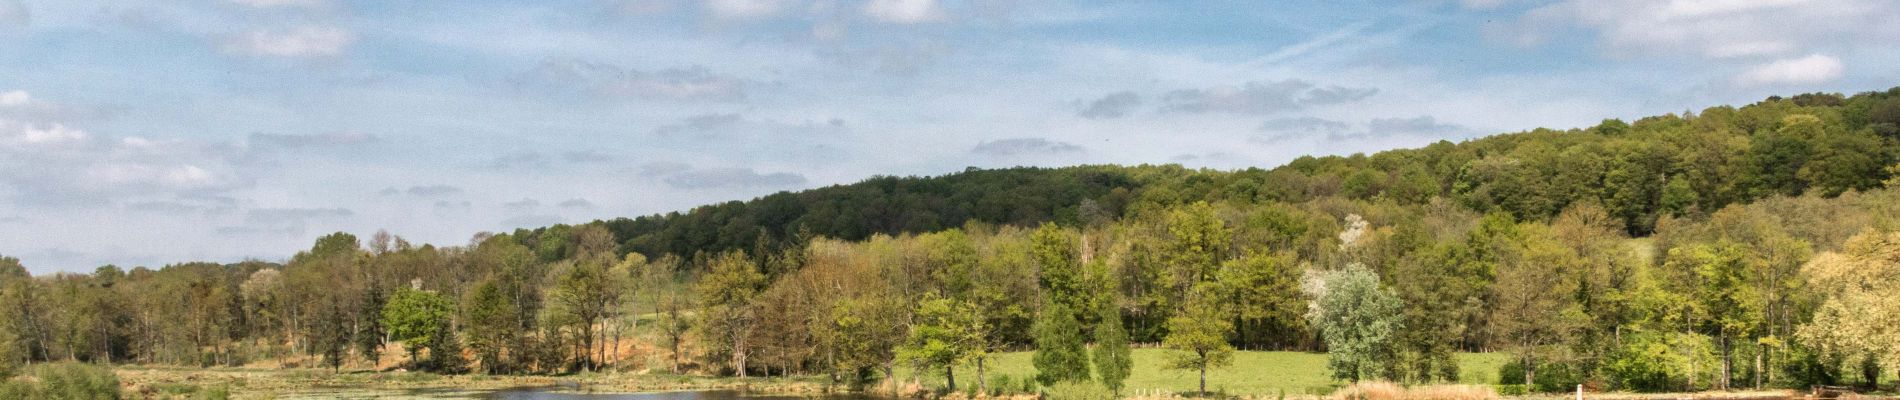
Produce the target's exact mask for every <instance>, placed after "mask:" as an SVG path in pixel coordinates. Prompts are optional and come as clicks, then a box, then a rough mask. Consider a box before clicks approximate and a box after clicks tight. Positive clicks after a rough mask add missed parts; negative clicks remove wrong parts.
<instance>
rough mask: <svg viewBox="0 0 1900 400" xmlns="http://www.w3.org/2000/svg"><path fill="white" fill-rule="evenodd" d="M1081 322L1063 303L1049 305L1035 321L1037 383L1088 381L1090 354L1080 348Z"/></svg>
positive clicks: (1032, 359)
mask: <svg viewBox="0 0 1900 400" xmlns="http://www.w3.org/2000/svg"><path fill="white" fill-rule="evenodd" d="M1083 347H1084V344H1083V336H1082V323H1081V322H1080V321H1076V319H1075V312H1074V311H1071V310H1070V309H1069V306H1067V305H1064V304H1062V303H1056V302H1050V304H1048V305H1046V306H1044V307H1043V309H1042V313H1041V317H1040V318H1039V319H1038V320H1037V321H1036V354H1035V356H1033V357H1031V361H1032V362H1033V363H1034V364H1035V365H1036V381H1037V382H1041V383H1042V384H1043V386H1053V385H1055V384H1056V383H1059V382H1087V381H1088V380H1089V355H1088V353H1087V352H1086V350H1085V349H1084V348H1083Z"/></svg>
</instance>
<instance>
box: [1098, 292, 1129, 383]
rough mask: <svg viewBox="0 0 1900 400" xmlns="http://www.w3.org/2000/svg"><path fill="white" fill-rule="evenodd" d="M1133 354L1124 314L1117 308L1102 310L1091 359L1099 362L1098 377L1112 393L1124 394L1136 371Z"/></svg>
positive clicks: (1109, 307)
mask: <svg viewBox="0 0 1900 400" xmlns="http://www.w3.org/2000/svg"><path fill="white" fill-rule="evenodd" d="M1130 351H1131V349H1130V348H1129V346H1128V331H1127V330H1125V329H1123V328H1122V313H1121V310H1120V309H1119V308H1116V307H1114V306H1107V307H1102V308H1101V317H1100V320H1099V322H1096V325H1095V350H1094V352H1093V353H1092V354H1090V357H1089V358H1090V359H1091V360H1093V361H1094V362H1095V376H1096V377H1097V378H1098V380H1099V381H1100V382H1101V383H1102V386H1103V387H1106V388H1108V391H1109V392H1111V393H1114V394H1121V392H1122V386H1123V385H1124V383H1125V381H1126V380H1128V373H1129V370H1130V369H1131V368H1134V363H1135V361H1134V359H1133V358H1130V357H1132V356H1131V355H1130V353H1129V352H1130Z"/></svg>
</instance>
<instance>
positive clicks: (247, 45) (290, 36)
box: [224, 26, 356, 58]
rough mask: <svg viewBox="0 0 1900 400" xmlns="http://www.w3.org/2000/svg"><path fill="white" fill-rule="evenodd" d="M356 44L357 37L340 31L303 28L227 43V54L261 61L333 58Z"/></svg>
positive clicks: (246, 35) (245, 36) (257, 34)
mask: <svg viewBox="0 0 1900 400" xmlns="http://www.w3.org/2000/svg"><path fill="white" fill-rule="evenodd" d="M355 41H356V34H354V33H351V32H350V31H349V30H345V29H342V28H337V27H329V26H304V27H298V28H295V29H290V30H286V31H271V30H255V31H251V32H247V33H244V34H241V35H237V36H235V37H231V38H229V39H228V40H226V41H225V45H224V49H225V51H227V52H231V53H237V54H246V55H252V56H261V57H289V58H298V57H332V56H337V55H341V54H343V50H344V49H345V48H348V47H349V46H350V44H351V43H354V42H355Z"/></svg>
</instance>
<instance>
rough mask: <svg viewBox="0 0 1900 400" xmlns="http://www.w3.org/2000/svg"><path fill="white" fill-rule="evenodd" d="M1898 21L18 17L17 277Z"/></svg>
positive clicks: (1773, 74)
mask: <svg viewBox="0 0 1900 400" xmlns="http://www.w3.org/2000/svg"><path fill="white" fill-rule="evenodd" d="M1892 21H1900V2H1894V1H1891V0H1554V1H1549V0H1547V1H1529V0H1462V1H1447V0H1437V1H1432V0H1414V1H1381V2H1368V1H1331V2H1290V1H1199V2H1175V1H1061V0H1044V1H1011V0H960V1H958V0H700V1H688V0H627V1H613V0H554V1H533V2H502V1H454V2H447V1H444V2H423V1H399V2H389V1H346V0H178V1H162V2H146V1H135V2H127V1H90V0H49V1H41V0H0V254H4V255H6V256H11V257H17V258H19V259H21V261H22V262H23V263H24V264H25V265H27V267H28V269H29V270H31V271H33V272H34V273H52V272H56V271H90V270H92V269H93V268H94V267H97V266H100V265H106V264H114V265H119V266H121V267H126V268H130V267H133V266H148V267H159V266H163V265H165V264H169V263H175V262H182V261H215V262H236V261H241V260H246V259H260V260H271V261H277V260H284V259H287V258H288V257H289V256H290V255H292V254H294V253H295V252H296V251H298V250H299V249H306V248H308V247H309V246H310V244H311V243H312V241H313V240H314V239H315V238H316V237H317V236H320V235H323V234H326V233H329V232H337V231H343V232H351V233H355V234H357V235H359V236H367V235H369V234H371V233H374V232H376V231H378V230H387V231H389V232H391V233H392V234H395V235H399V236H402V237H404V238H407V239H409V240H410V241H412V242H417V243H435V244H438V245H461V244H465V243H467V241H468V240H469V238H470V237H472V236H473V235H474V234H475V233H477V232H482V231H494V232H499V231H507V230H512V229H515V228H520V227H530V228H532V227H539V226H545V225H550V224H555V223H582V222H587V221H592V220H596V219H611V218H616V217H631V216H637V215H645V214H653V213H662V212H668V211H678V210H686V209H690V208H691V207H693V206H695V205H701V204H707V203H712V202H721V201H728V200H742V199H749V198H752V197H756V196H760V195H764V194H768V193H772V192H776V191H781V190H799V189H806V188H815V187H822V186H827V185H834V184H845V183H852V182H856V181H859V180H862V179H865V178H868V177H872V176H876V175H900V176H903V175H942V174H947V173H954V172H957V171H962V170H964V169H965V168H967V167H972V166H974V167H986V168H987V167H1010V166H1018V165H1034V166H1064V165H1075V164H1101V163H1113V164H1141V163H1149V164H1161V163H1178V164H1182V165H1186V166H1190V167H1207V168H1218V169H1235V168H1246V167H1263V168H1269V167H1273V166H1276V165H1280V164H1283V163H1285V162H1287V161H1289V160H1292V159H1293V158H1295V157H1298V156H1301V155H1308V154H1312V155H1329V154H1340V155H1343V154H1351V153H1355V152H1374V151H1378V150H1384V149H1392V148H1402V147H1416V146H1421V145H1424V144H1428V143H1431V142H1435V141H1438V140H1453V141H1456V140H1460V139H1466V138H1473V137H1479V136H1485V135H1491V134H1497V133H1504V132H1513V131H1520V130H1526V129H1532V128H1537V127H1550V128H1558V129H1564V128H1574V127H1587V126H1591V125H1594V124H1596V123H1597V122H1598V121H1600V120H1602V119H1604V118H1624V119H1634V118H1640V117H1643V116H1648V115H1659V114H1665V113H1682V112H1688V111H1696V110H1701V109H1703V108H1706V107H1709V106H1715V105H1723V104H1735V105H1740V104H1747V103H1752V102H1754V101H1758V100H1760V99H1762V98H1765V97H1767V96H1770V95H1777V94H1779V95H1791V94H1798V93H1808V92H1838V93H1847V94H1852V93H1856V92H1863V91H1872V90H1885V89H1886V88H1889V87H1893V86H1896V85H1900V67H1895V66H1896V65H1900V46H1894V45H1893V44H1894V43H1900V24H1894V23H1892Z"/></svg>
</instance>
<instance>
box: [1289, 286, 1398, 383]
mask: <svg viewBox="0 0 1900 400" xmlns="http://www.w3.org/2000/svg"><path fill="white" fill-rule="evenodd" d="M1310 279H1315V280H1318V281H1320V282H1319V283H1316V284H1315V285H1316V286H1322V287H1324V290H1319V291H1316V292H1318V293H1313V307H1312V310H1313V312H1312V314H1310V315H1308V318H1309V319H1310V320H1311V324H1312V325H1313V326H1314V327H1315V328H1317V329H1318V330H1319V332H1320V335H1321V337H1324V338H1325V340H1326V354H1327V362H1326V365H1327V368H1328V369H1331V370H1332V371H1333V377H1334V378H1336V379H1344V380H1346V381H1348V382H1359V381H1360V380H1363V379H1372V378H1375V377H1391V376H1392V375H1395V374H1394V373H1392V372H1390V369H1389V368H1391V367H1395V366H1394V365H1390V364H1388V363H1386V362H1384V361H1383V360H1390V359H1392V358H1393V355H1394V353H1395V351H1396V348H1395V347H1394V346H1395V343H1394V339H1396V336H1397V333H1398V332H1399V331H1401V330H1404V323H1405V322H1404V319H1403V315H1402V314H1401V311H1402V310H1401V309H1402V308H1403V307H1404V304H1403V303H1402V302H1401V301H1400V300H1399V298H1398V296H1395V295H1393V294H1392V292H1391V291H1389V290H1387V289H1385V288H1382V287H1380V286H1379V276H1378V275H1376V274H1373V273H1372V270H1370V269H1367V268H1366V267H1365V266H1364V265H1362V264H1357V263H1354V264H1349V265H1347V266H1346V268H1345V269H1341V270H1338V271H1333V272H1330V273H1323V274H1321V276H1317V277H1314V278H1310Z"/></svg>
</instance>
